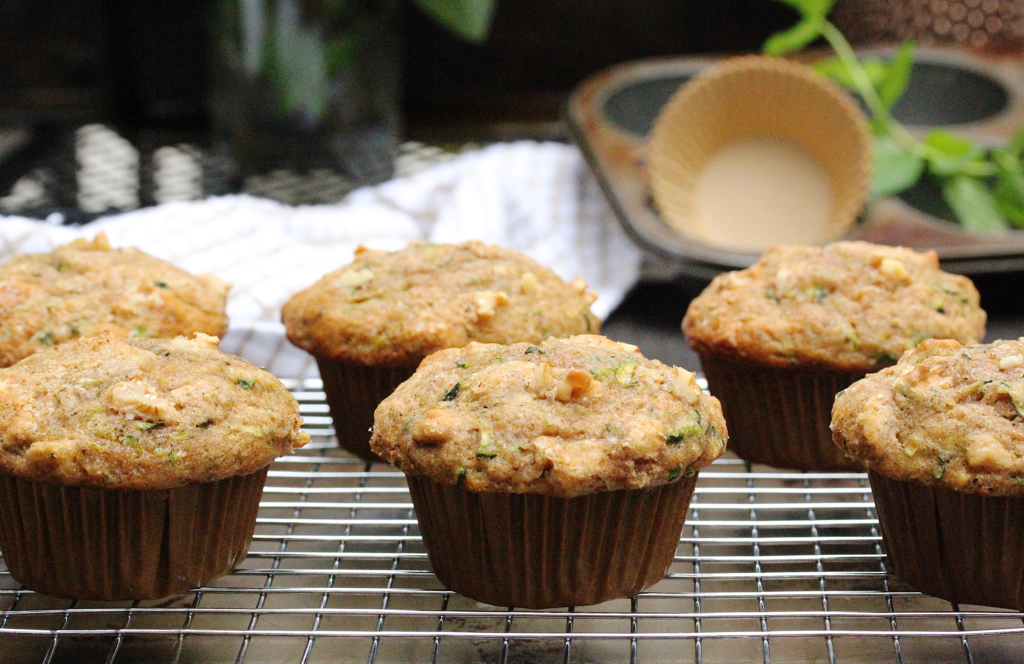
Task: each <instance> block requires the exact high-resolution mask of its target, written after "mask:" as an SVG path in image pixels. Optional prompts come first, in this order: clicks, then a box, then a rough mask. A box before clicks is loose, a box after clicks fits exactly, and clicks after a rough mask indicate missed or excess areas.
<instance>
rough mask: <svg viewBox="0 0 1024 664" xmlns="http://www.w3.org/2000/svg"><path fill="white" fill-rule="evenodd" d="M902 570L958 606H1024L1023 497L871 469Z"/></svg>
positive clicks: (881, 517) (881, 516) (893, 559)
mask: <svg viewBox="0 0 1024 664" xmlns="http://www.w3.org/2000/svg"><path fill="white" fill-rule="evenodd" d="M868 479H869V481H870V482H871V493H872V494H873V495H874V498H875V509H876V510H877V512H878V522H879V525H880V526H881V528H882V541H883V544H884V546H885V550H886V553H887V554H888V556H889V564H890V565H891V566H892V569H893V571H894V572H895V573H896V576H897V577H899V578H900V579H902V580H903V581H905V582H906V583H908V584H910V585H911V586H913V587H914V588H916V589H917V590H920V591H921V592H923V593H926V594H928V595H933V596H935V597H940V598H942V599H945V600H948V601H950V602H955V603H959V604H980V605H983V606H996V607H1002V608H1005V609H1015V610H1018V611H1024V520H1022V519H1021V515H1022V514H1024V498H1022V497H1011V496H979V495H976V494H970V493H960V492H959V491H953V490H950V489H933V488H931V487H926V486H923V485H920V484H917V483H915V482H904V481H900V480H894V479H890V478H888V477H886V476H885V475H881V474H879V473H876V472H874V471H869V473H868Z"/></svg>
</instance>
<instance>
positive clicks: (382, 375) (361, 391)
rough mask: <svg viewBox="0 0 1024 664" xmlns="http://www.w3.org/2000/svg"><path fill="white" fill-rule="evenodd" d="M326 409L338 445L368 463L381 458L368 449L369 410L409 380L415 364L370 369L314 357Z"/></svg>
mask: <svg viewBox="0 0 1024 664" xmlns="http://www.w3.org/2000/svg"><path fill="white" fill-rule="evenodd" d="M316 363H317V366H318V367H319V368H320V378H321V379H322V380H323V382H324V394H325V395H326V397H327V407H328V408H329V409H330V411H331V419H333V420H334V430H335V431H336V432H337V436H338V444H339V445H340V446H341V447H342V448H344V449H346V450H348V451H349V452H352V453H353V454H356V455H358V456H360V457H362V458H363V459H366V460H368V461H380V460H381V458H380V457H379V456H377V455H376V454H374V453H373V451H372V450H371V449H370V427H372V426H373V411H375V410H376V409H377V406H378V405H379V404H380V402H381V401H383V400H384V399H386V398H387V397H388V396H390V395H391V393H392V392H394V391H395V388H396V387H398V386H399V385H401V384H402V383H404V382H405V381H406V380H408V379H409V377H410V376H412V374H413V373H414V372H415V371H416V367H417V366H418V364H415V365H412V366H403V367H374V366H363V365H361V364H350V363H346V362H340V361H337V360H325V359H320V358H317V361H316Z"/></svg>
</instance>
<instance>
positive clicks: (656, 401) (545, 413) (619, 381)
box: [370, 335, 728, 498]
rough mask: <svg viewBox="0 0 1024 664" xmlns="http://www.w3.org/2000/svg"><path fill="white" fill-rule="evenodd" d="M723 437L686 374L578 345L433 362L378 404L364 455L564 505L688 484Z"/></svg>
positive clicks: (579, 339)
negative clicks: (560, 499)
mask: <svg viewBox="0 0 1024 664" xmlns="http://www.w3.org/2000/svg"><path fill="white" fill-rule="evenodd" d="M727 438H728V432H727V430H726V426H725V420H724V418H723V417H722V411H721V408H720V407H719V404H718V400H717V399H715V398H714V397H711V396H709V395H707V394H703V393H702V392H701V389H700V387H698V386H697V383H696V382H695V380H694V376H693V374H692V373H691V372H689V371H686V370H685V369H680V368H678V367H672V366H666V365H664V364H662V363H661V362H658V361H657V360H647V359H645V358H644V357H643V355H642V354H641V353H640V352H639V350H638V349H637V348H636V346H631V345H629V344H623V343H618V342H614V341H610V340H608V339H606V338H605V337H601V336H596V335H580V336H575V337H571V338H568V339H555V338H551V339H548V340H546V341H544V342H543V343H540V344H536V345H534V344H529V343H517V344H512V345H510V346H503V345H499V344H480V343H471V344H469V345H468V346H466V347H465V348H459V349H449V350H444V351H440V352H438V353H434V354H433V355H430V356H429V357H427V358H426V359H425V360H424V361H423V363H422V364H421V365H420V367H419V369H418V370H417V371H416V373H415V374H414V375H413V377H412V378H410V379H409V380H408V381H406V382H405V383H403V384H402V385H401V386H400V387H399V388H398V389H397V390H396V391H395V392H394V393H393V394H392V395H391V396H390V397H388V398H387V399H385V400H384V401H383V402H382V403H381V404H380V406H378V408H377V412H376V414H375V421H374V429H373V438H372V439H371V441H370V446H371V447H372V448H373V451H374V452H376V453H377V454H379V455H380V456H382V457H383V458H385V459H386V460H388V461H390V462H391V463H393V464H395V465H396V466H398V467H399V468H401V469H402V470H403V471H405V472H406V473H408V474H412V475H422V476H426V477H428V478H430V479H433V480H434V481H436V482H440V483H444V484H456V483H458V484H462V485H463V486H465V487H466V488H467V489H469V490H470V491H478V492H508V493H539V494H547V495H553V496H559V497H563V498H571V497H574V496H580V495H584V494H588V493H594V492H598V491H613V490H620V489H637V488H642V487H647V486H658V485H661V484H665V483H668V482H672V481H675V480H677V479H679V478H680V477H683V476H686V477H690V476H692V475H693V473H695V472H696V471H698V470H700V469H701V468H703V467H704V466H707V465H708V464H710V463H711V462H712V461H714V460H715V459H716V458H717V457H718V456H719V455H720V454H721V453H722V451H723V450H724V449H725V444H726V439H727Z"/></svg>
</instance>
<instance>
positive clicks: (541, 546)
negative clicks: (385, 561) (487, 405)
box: [407, 475, 697, 609]
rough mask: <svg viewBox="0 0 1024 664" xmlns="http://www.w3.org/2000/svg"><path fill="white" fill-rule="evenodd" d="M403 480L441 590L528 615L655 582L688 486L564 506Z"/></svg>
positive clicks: (669, 552) (539, 498)
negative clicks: (528, 610)
mask: <svg viewBox="0 0 1024 664" xmlns="http://www.w3.org/2000/svg"><path fill="white" fill-rule="evenodd" d="M407 479H408V480H409V491H410V493H411V494H412V501H413V505H414V506H415V508H416V516H417V518H418V519H419V525H420V532H421V534H422V535H423V544H424V546H426V549H427V553H428V555H429V557H430V562H431V564H432V565H433V568H434V573H435V574H436V575H437V578H438V579H440V581H441V583H443V584H444V585H445V587H447V588H449V589H451V590H454V591H456V592H458V593H460V594H462V595H465V596H466V597H470V598H472V599H475V600H478V601H481V602H486V603H488V604H493V605H496V606H519V607H525V608H531V609H545V608H552V607H559V606H576V605H590V604H599V603H601V602H604V601H607V600H610V599H615V598H619V597H628V596H630V595H635V594H636V593H638V592H640V591H641V590H643V589H644V588H647V587H649V586H652V585H654V584H655V583H657V582H658V581H660V580H661V579H662V578H663V577H664V576H665V572H666V570H668V568H669V566H670V565H671V564H672V559H673V557H674V556H675V551H676V546H677V545H678V544H679V535H680V533H681V532H682V529H683V521H684V520H685V518H686V511H687V509H688V508H689V505H690V498H691V497H692V496H693V489H694V486H695V485H696V482H697V477H696V475H695V476H694V477H692V478H683V479H680V480H679V481H678V482H675V483H672V484H666V485H662V486H659V487H655V488H653V489H636V490H631V491H606V492H602V493H596V494H591V495H587V496H580V497H578V498H568V499H566V498H554V497H550V496H543V495H537V494H520V493H473V492H471V491H466V490H465V489H463V488H461V487H459V486H452V485H447V484H440V483H437V482H434V481H433V480H429V479H425V478H422V477H412V476H409V477H408V478H407Z"/></svg>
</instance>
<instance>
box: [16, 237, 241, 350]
mask: <svg viewBox="0 0 1024 664" xmlns="http://www.w3.org/2000/svg"><path fill="white" fill-rule="evenodd" d="M229 288H230V284H228V283H227V282H225V281H222V280H221V279H219V278H217V277H215V276H214V275H212V274H204V275H200V276H194V275H192V274H189V273H188V272H186V271H184V270H181V269H179V268H177V267H175V266H173V265H171V264H170V263H167V262H166V261H162V260H160V259H158V258H154V257H153V256H150V255H149V254H146V253H143V252H141V251H139V250H138V249H135V248H132V247H122V248H119V249H113V248H111V246H110V242H109V241H108V240H107V238H106V235H104V234H103V233H100V234H98V235H97V236H96V238H95V239H94V240H93V241H92V242H89V241H88V240H84V239H77V240H74V241H73V242H71V243H69V244H66V245H64V246H63V247H60V248H59V249H57V250H56V251H53V252H50V253H46V254H24V255H19V256H15V257H14V258H12V259H11V260H10V261H8V262H7V263H5V264H4V265H2V266H0V367H6V366H10V365H12V364H14V363H15V362H17V361H18V360H20V359H22V358H24V357H28V356H29V355H31V354H32V353H35V352H38V351H41V350H46V349H49V348H53V347H54V346H55V345H57V344H59V343H63V342H65V341H68V340H70V339H75V338H77V337H90V336H93V335H96V334H99V333H100V332H104V331H110V332H114V333H115V334H120V335H122V336H131V337H174V336H178V335H187V334H191V333H193V332H203V333H205V334H210V335H221V334H224V333H225V332H226V331H227V327H228V319H227V316H226V315H225V313H224V305H225V301H226V299H227V294H228V289H229Z"/></svg>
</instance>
